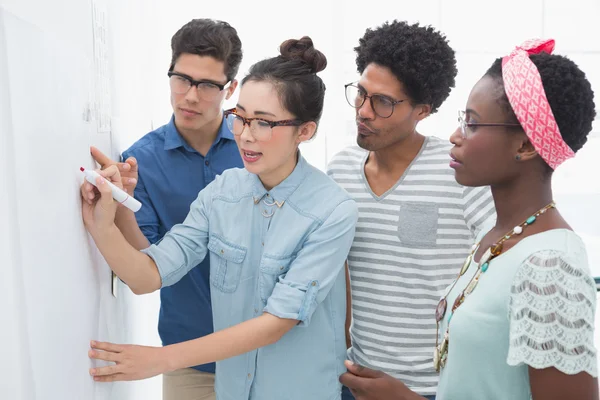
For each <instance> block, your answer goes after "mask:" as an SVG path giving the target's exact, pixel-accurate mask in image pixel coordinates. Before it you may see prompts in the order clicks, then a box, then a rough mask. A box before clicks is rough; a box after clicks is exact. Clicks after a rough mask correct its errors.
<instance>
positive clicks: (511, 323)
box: [437, 229, 598, 400]
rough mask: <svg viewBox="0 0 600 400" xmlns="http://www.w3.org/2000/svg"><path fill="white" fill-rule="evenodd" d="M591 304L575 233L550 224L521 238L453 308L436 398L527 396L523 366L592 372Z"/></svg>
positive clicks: (592, 291)
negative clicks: (533, 233) (445, 357)
mask: <svg viewBox="0 0 600 400" xmlns="http://www.w3.org/2000/svg"><path fill="white" fill-rule="evenodd" d="M483 234H485V232H482V234H481V236H483ZM476 270H477V263H475V262H472V263H471V266H470V267H469V269H468V270H467V272H466V273H465V275H463V276H462V277H461V279H459V281H458V283H457V284H456V286H455V287H454V288H453V289H452V290H451V292H450V294H449V296H448V308H449V309H450V308H451V306H452V304H454V300H455V299H456V297H457V296H458V294H459V293H460V292H461V291H462V290H463V289H464V288H465V287H466V285H467V284H468V282H469V280H470V279H471V277H472V276H473V275H474V273H475V272H476ZM595 310H596V288H595V284H594V280H593V279H592V277H591V274H590V270H589V268H588V261H587V254H586V251H585V246H584V244H583V242H582V240H581V239H580V238H579V236H577V235H576V234H575V233H573V232H572V231H569V230H565V229H556V230H551V231H547V232H543V233H540V234H537V235H533V236H529V237H527V238H525V239H523V240H522V241H521V242H519V243H517V244H516V245H515V246H514V247H513V248H511V249H509V250H508V251H507V252H506V253H503V254H501V255H500V256H498V257H496V258H495V259H494V260H492V261H491V262H490V265H489V269H488V270H487V271H486V272H485V273H484V274H483V276H482V277H481V279H480V281H479V284H478V286H477V288H476V289H475V291H473V293H472V294H471V295H470V296H469V297H468V298H467V299H466V300H465V302H464V303H463V305H461V306H460V308H459V309H458V310H457V311H456V312H455V313H454V315H453V316H452V322H451V324H450V331H449V336H450V344H449V350H448V359H447V363H446V367H445V368H444V369H443V370H442V373H441V375H440V385H439V387H438V397H437V399H438V400H454V399H460V400H463V399H465V400H466V399H511V400H520V399H523V400H525V399H527V400H528V399H530V398H531V392H530V387H529V374H528V370H527V368H528V367H529V366H531V367H533V368H540V369H541V368H548V367H554V368H556V369H558V370H560V371H562V372H564V373H566V374H576V373H579V372H587V373H588V374H590V375H592V376H594V377H597V376H598V360H597V356H596V349H595V348H594V316H595ZM446 314H447V315H446V317H445V318H444V320H443V321H442V326H441V327H440V335H443V332H445V328H446V326H447V323H448V315H449V314H450V313H449V312H448V313H446ZM440 340H441V338H440Z"/></svg>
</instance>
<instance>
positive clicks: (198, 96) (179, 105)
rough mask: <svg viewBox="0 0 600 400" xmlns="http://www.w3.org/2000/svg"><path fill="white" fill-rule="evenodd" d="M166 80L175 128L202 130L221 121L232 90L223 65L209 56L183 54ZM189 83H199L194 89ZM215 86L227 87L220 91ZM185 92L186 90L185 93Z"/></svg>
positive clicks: (233, 84)
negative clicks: (222, 112)
mask: <svg viewBox="0 0 600 400" xmlns="http://www.w3.org/2000/svg"><path fill="white" fill-rule="evenodd" d="M172 72H173V73H175V74H176V75H173V76H171V78H170V87H171V105H172V106H173V113H174V115H175V125H176V126H177V128H178V129H180V130H183V131H198V130H202V129H203V128H204V127H205V126H207V125H209V126H210V125H212V124H213V123H214V122H215V119H220V118H221V110H222V106H223V101H224V100H225V99H228V98H229V97H231V95H232V94H233V91H234V90H235V86H236V85H235V83H236V82H235V81H233V82H232V83H230V84H227V76H226V75H225V64H224V63H223V62H222V61H218V60H216V59H215V58H213V57H210V56H199V55H196V54H188V53H183V54H181V55H180V56H179V58H178V59H177V61H176V62H175V65H174V66H173V69H172ZM190 80H194V81H202V83H201V84H199V85H198V87H196V86H194V85H191V86H190V85H189V82H190ZM218 85H227V87H226V88H225V89H223V90H221V89H220V88H219V87H218ZM188 88H189V89H188Z"/></svg>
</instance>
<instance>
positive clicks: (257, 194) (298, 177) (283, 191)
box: [250, 150, 310, 207]
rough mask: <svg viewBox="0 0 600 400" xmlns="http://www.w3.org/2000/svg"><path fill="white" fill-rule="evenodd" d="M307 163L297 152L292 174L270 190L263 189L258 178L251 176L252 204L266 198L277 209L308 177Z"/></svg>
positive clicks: (254, 175)
mask: <svg viewBox="0 0 600 400" xmlns="http://www.w3.org/2000/svg"><path fill="white" fill-rule="evenodd" d="M307 165H308V163H307V162H306V160H305V159H304V157H302V154H300V150H298V162H297V163H296V167H295V168H294V170H293V171H292V173H291V174H290V175H289V176H288V177H287V178H285V179H284V180H283V182H281V183H280V184H279V185H277V186H275V187H274V188H273V189H271V190H267V189H265V187H264V186H263V184H262V182H261V181H260V179H259V178H258V175H256V174H251V175H250V177H251V179H252V198H253V200H254V204H258V203H259V202H260V201H261V200H262V199H263V198H265V197H268V198H270V200H266V201H267V202H269V203H273V202H274V203H275V204H276V205H277V206H278V207H281V206H283V204H284V203H285V201H286V200H287V199H288V198H289V197H290V195H291V194H292V193H294V191H295V190H296V189H297V188H298V186H300V184H301V183H302V182H303V181H304V178H306V176H307V175H308V173H309V171H310V169H309V168H307Z"/></svg>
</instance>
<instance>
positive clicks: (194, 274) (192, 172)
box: [123, 118, 243, 373]
mask: <svg viewBox="0 0 600 400" xmlns="http://www.w3.org/2000/svg"><path fill="white" fill-rule="evenodd" d="M130 156H134V157H135V158H136V159H137V161H138V163H139V182H138V184H137V186H136V188H135V193H134V197H135V198H137V199H138V200H140V201H141V202H142V208H141V209H140V210H139V211H138V212H137V213H136V214H135V215H136V219H137V222H138V224H139V226H140V228H141V230H142V232H143V233H144V235H145V236H146V238H147V239H148V241H149V242H150V243H156V242H157V241H158V240H159V239H160V238H162V237H163V235H164V234H165V233H166V232H167V231H168V230H169V229H171V227H173V225H175V224H178V223H181V222H183V220H184V219H185V217H186V215H187V214H188V212H189V210H190V204H191V203H192V202H193V201H194V200H195V199H196V197H198V192H200V190H202V189H204V187H206V185H208V184H209V183H210V182H212V181H213V180H214V179H215V176H217V175H219V174H221V173H222V172H223V171H224V170H226V169H228V168H232V167H243V163H242V160H241V157H240V154H239V150H238V147H237V145H236V143H235V140H234V138H233V134H232V133H231V132H230V131H229V129H228V128H227V124H225V123H223V124H221V128H220V129H219V132H218V135H217V138H216V140H215V142H214V143H213V145H212V147H211V148H210V150H209V151H208V153H207V154H206V156H202V155H201V154H200V153H198V152H197V151H196V150H194V149H193V148H192V147H191V146H190V145H189V144H187V142H186V141H185V140H184V139H183V138H182V137H181V135H180V134H179V132H177V128H176V127H175V123H174V120H173V118H172V119H171V121H170V122H169V123H168V124H167V125H164V126H161V127H160V128H158V129H157V130H155V131H153V132H150V133H148V134H147V135H145V136H144V137H142V138H141V139H140V140H138V141H137V142H136V143H135V144H134V145H133V146H131V147H130V148H129V149H127V150H126V151H125V152H124V153H123V159H126V158H127V157H130ZM200 261H201V260H199V265H198V267H197V268H193V269H192V270H191V271H190V273H189V274H187V275H186V276H185V277H184V278H183V279H181V280H180V281H179V282H178V283H177V284H176V285H173V286H170V287H167V288H164V289H162V290H161V293H160V300H161V305H160V315H159V319H158V332H159V334H160V337H161V340H162V342H163V345H165V346H166V345H169V344H173V343H179V342H184V341H186V340H190V339H195V338H198V337H201V336H205V335H208V334H210V333H212V332H213V321H212V312H211V302H210V285H209V283H208V280H209V260H208V258H206V259H205V260H204V261H202V262H200ZM195 368H196V369H198V370H200V371H204V372H212V373H214V372H215V364H214V363H211V364H207V365H202V366H197V367H195Z"/></svg>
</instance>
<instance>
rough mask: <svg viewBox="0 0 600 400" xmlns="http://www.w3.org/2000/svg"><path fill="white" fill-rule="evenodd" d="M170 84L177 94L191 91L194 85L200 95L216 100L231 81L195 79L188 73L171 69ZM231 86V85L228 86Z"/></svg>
mask: <svg viewBox="0 0 600 400" xmlns="http://www.w3.org/2000/svg"><path fill="white" fill-rule="evenodd" d="M167 75H168V76H169V84H170V85H171V92H173V93H175V94H186V93H187V92H189V91H190V88H191V87H192V86H195V87H196V89H197V90H198V97H200V98H202V99H204V100H207V101H210V100H214V99H215V98H216V97H217V96H218V95H219V93H221V91H223V89H225V85H226V84H227V83H229V81H227V82H225V84H223V85H221V84H220V83H216V82H212V81H206V80H200V81H195V80H193V79H192V78H190V77H189V76H187V75H184V74H180V73H179V72H173V71H169V72H168V73H167ZM228 87H229V86H228Z"/></svg>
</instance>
